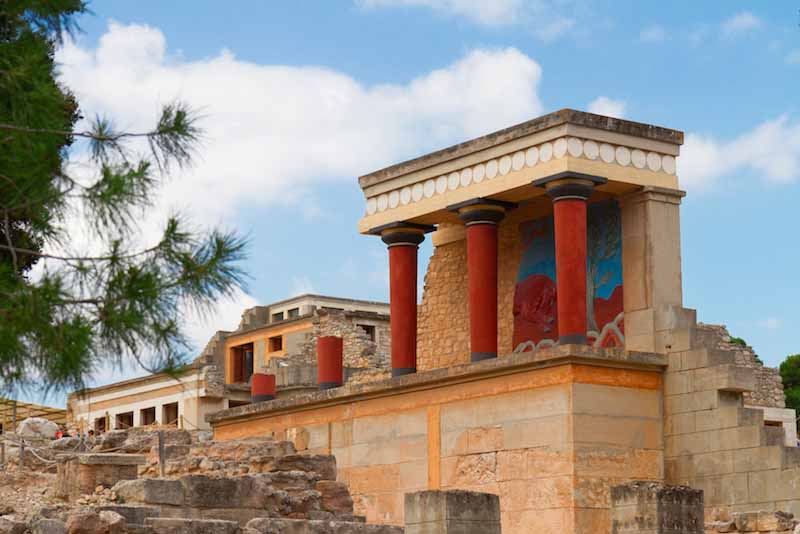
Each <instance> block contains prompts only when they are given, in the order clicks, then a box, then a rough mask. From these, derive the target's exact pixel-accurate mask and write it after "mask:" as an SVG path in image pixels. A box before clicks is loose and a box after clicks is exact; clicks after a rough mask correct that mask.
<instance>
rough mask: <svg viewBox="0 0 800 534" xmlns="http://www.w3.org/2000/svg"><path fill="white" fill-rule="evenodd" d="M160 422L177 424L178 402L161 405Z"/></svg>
mask: <svg viewBox="0 0 800 534" xmlns="http://www.w3.org/2000/svg"><path fill="white" fill-rule="evenodd" d="M161 422H162V423H163V424H165V425H175V426H177V425H178V403H177V402H172V403H170V404H165V405H164V406H162V407H161Z"/></svg>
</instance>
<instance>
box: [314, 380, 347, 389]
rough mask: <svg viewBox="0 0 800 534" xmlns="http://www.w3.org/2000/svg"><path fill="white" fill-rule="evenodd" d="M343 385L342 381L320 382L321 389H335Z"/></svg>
mask: <svg viewBox="0 0 800 534" xmlns="http://www.w3.org/2000/svg"><path fill="white" fill-rule="evenodd" d="M339 387H342V383H341V382H320V383H319V389H333V388H339Z"/></svg>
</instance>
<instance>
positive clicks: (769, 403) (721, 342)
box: [698, 323, 786, 408]
mask: <svg viewBox="0 0 800 534" xmlns="http://www.w3.org/2000/svg"><path fill="white" fill-rule="evenodd" d="M698 326H699V327H700V328H702V329H704V330H706V331H708V332H709V333H713V336H714V339H716V340H717V341H716V343H715V345H716V346H715V347H712V348H717V349H720V350H724V351H727V352H731V353H732V354H733V356H734V361H735V363H736V365H738V366H740V367H747V368H750V369H753V371H754V372H755V376H756V386H755V389H754V390H753V391H747V392H745V393H744V403H745V404H746V405H748V406H766V407H769V408H785V407H786V397H785V396H784V393H783V382H782V381H781V374H780V372H779V371H778V369H776V368H774V367H767V366H765V365H764V364H763V363H761V362H760V361H759V360H758V356H757V355H756V353H755V351H754V350H753V347H750V346H745V345H740V344H738V343H732V342H731V335H730V332H728V329H727V328H726V327H725V326H724V325H715V324H705V323H700V324H699V325H698Z"/></svg>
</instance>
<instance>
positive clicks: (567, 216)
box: [533, 172, 607, 345]
mask: <svg viewBox="0 0 800 534" xmlns="http://www.w3.org/2000/svg"><path fill="white" fill-rule="evenodd" d="M606 182H607V180H606V179H605V178H601V177H599V176H592V175H588V174H580V173H574V172H564V173H559V174H556V175H553V176H549V177H547V178H543V179H541V180H536V181H535V182H533V185H534V186H537V187H543V188H544V189H545V191H546V192H547V195H548V196H549V197H550V198H551V199H552V201H553V226H554V229H555V242H556V243H555V244H556V305H557V308H558V342H559V343H560V344H571V343H574V344H580V345H585V344H586V343H587V338H586V329H587V317H586V247H587V245H586V204H587V202H588V200H589V197H590V196H591V195H592V191H594V187H595V185H597V184H604V183H606Z"/></svg>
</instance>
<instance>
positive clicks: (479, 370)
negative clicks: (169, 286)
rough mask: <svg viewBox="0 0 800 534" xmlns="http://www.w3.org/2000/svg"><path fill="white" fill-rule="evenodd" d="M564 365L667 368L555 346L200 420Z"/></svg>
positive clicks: (611, 351) (616, 353)
mask: <svg viewBox="0 0 800 534" xmlns="http://www.w3.org/2000/svg"><path fill="white" fill-rule="evenodd" d="M570 364H575V365H586V366H597V367H612V368H619V369H634V370H642V371H655V372H662V371H663V370H664V369H665V368H666V366H667V359H666V356H664V355H661V354H654V353H648V352H631V351H625V350H623V349H620V348H598V347H591V346H588V345H556V346H554V347H548V348H546V349H541V350H539V351H536V352H523V353H516V354H510V355H506V356H500V357H498V358H492V359H489V360H483V361H481V362H475V363H469V364H462V365H454V366H451V367H446V368H440V369H434V370H431V371H424V372H419V373H413V374H409V375H405V376H402V377H396V378H391V379H387V380H380V381H375V382H370V383H365V384H352V385H349V384H345V385H344V386H342V387H339V388H335V389H329V390H324V391H314V392H310V393H307V394H303V395H298V396H296V397H291V398H286V399H276V400H273V401H269V402H263V403H259V404H250V405H245V406H237V407H236V408H230V409H228V410H222V411H219V412H215V413H212V414H208V415H206V421H208V422H210V423H212V424H220V425H224V424H226V423H234V422H239V421H242V420H247V419H250V418H253V417H262V416H273V415H278V414H283V413H292V412H300V411H305V410H313V409H318V408H321V407H325V406H335V405H340V404H346V403H351V402H354V401H361V400H366V399H371V398H381V397H385V396H389V395H397V394H401V393H406V392H411V391H425V390H432V389H436V388H440V387H443V386H448V385H452V384H459V383H467V382H473V381H475V380H480V379H484V378H492V377H496V376H505V375H513V374H517V373H523V372H527V371H531V370H536V369H545V368H549V367H554V366H561V365H570Z"/></svg>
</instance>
